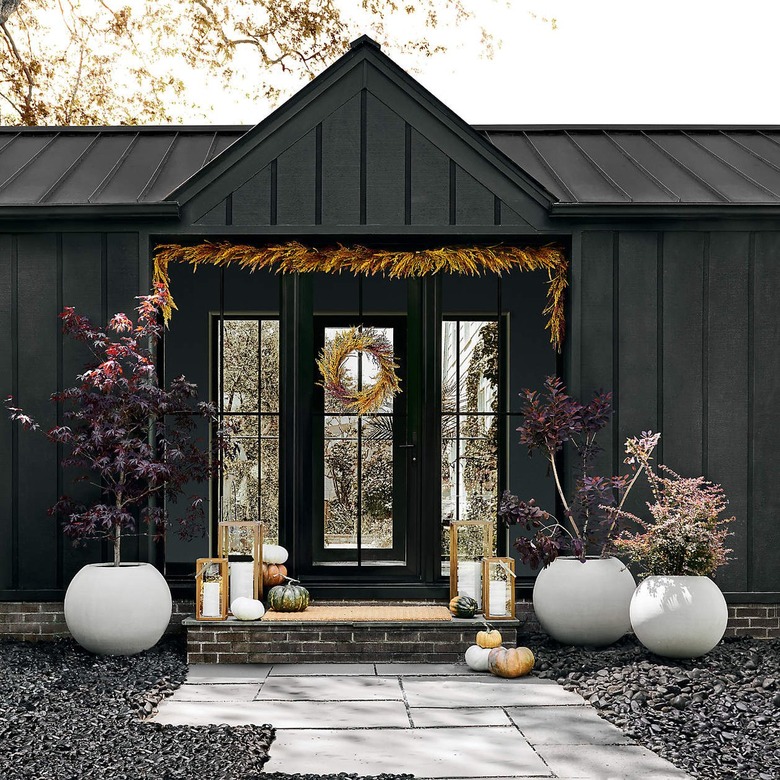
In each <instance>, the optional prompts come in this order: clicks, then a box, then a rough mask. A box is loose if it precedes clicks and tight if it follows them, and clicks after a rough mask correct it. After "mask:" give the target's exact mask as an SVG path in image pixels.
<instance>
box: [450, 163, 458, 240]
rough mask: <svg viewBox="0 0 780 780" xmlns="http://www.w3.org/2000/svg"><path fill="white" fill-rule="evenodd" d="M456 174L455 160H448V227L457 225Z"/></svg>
mask: <svg viewBox="0 0 780 780" xmlns="http://www.w3.org/2000/svg"><path fill="white" fill-rule="evenodd" d="M457 215H458V172H457V166H456V165H455V160H452V159H450V225H455V224H457Z"/></svg>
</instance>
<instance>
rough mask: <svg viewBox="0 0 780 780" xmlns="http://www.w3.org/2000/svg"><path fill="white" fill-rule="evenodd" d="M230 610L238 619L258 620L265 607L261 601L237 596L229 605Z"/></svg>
mask: <svg viewBox="0 0 780 780" xmlns="http://www.w3.org/2000/svg"><path fill="white" fill-rule="evenodd" d="M230 611H231V612H232V613H233V616H234V617H235V618H237V619H238V620H260V618H261V617H263V615H264V614H265V607H264V606H263V602H262V601H257V600H256V599H248V598H247V597H246V596H239V597H238V598H237V599H236V600H235V601H234V602H233V603H232V604H231V605H230Z"/></svg>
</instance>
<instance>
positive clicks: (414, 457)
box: [398, 444, 417, 463]
mask: <svg viewBox="0 0 780 780" xmlns="http://www.w3.org/2000/svg"><path fill="white" fill-rule="evenodd" d="M416 446H417V445H416V444H399V445H398V449H399V450H402V449H403V450H408V449H412V448H413V447H416ZM416 461H417V456H416V455H412V463H415V462H416Z"/></svg>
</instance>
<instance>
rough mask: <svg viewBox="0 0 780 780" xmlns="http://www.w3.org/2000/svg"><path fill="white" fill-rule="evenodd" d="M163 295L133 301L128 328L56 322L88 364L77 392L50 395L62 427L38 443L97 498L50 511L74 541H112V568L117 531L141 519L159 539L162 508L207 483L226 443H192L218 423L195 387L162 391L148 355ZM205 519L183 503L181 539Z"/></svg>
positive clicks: (62, 502)
mask: <svg viewBox="0 0 780 780" xmlns="http://www.w3.org/2000/svg"><path fill="white" fill-rule="evenodd" d="M165 295H166V293H165V291H164V290H162V289H158V290H157V291H156V292H155V293H154V294H152V295H146V296H142V297H140V298H139V301H140V305H139V306H138V318H137V321H136V322H135V323H134V322H132V321H131V320H130V318H129V317H127V315H125V314H123V313H118V314H115V315H114V316H113V317H112V318H111V320H110V322H109V324H108V326H107V327H106V328H100V327H98V326H96V325H93V324H92V322H90V320H89V319H88V318H87V317H84V316H82V315H80V314H77V313H76V311H75V309H74V308H73V307H71V306H68V307H66V308H65V310H64V311H63V312H62V314H61V315H60V317H61V319H62V330H63V333H65V334H66V335H68V336H70V337H71V338H73V339H75V340H76V341H79V342H81V343H83V344H84V345H86V346H87V347H88V348H89V350H90V351H91V353H92V355H93V361H92V363H91V364H90V365H89V366H87V368H86V369H85V370H84V372H83V373H82V374H80V375H79V376H78V377H77V381H78V384H76V385H74V386H73V387H68V388H65V389H64V390H62V391H60V392H57V393H54V394H53V395H52V396H51V400H52V402H53V403H56V404H62V406H63V408H64V411H63V419H64V420H65V421H66V424H63V425H57V426H55V427H53V428H51V429H50V430H48V431H46V432H45V435H46V437H47V438H48V440H49V441H50V442H51V443H52V444H55V445H57V446H58V447H61V448H62V449H63V451H64V453H65V455H64V457H63V458H62V466H63V467H65V468H73V469H75V470H76V472H77V473H78V474H79V476H78V477H77V480H76V481H87V482H89V483H90V484H91V485H93V486H94V487H95V488H96V489H97V490H99V491H100V498H99V499H98V500H97V501H96V502H94V503H92V504H90V505H85V504H82V503H81V502H79V501H75V500H74V499H73V498H71V497H70V496H68V495H64V496H61V497H60V498H59V500H58V501H57V503H56V504H55V505H54V506H53V507H51V509H50V510H49V512H50V514H52V515H56V516H57V517H59V518H60V519H61V520H62V524H63V530H64V532H65V533H66V534H67V535H69V536H71V537H73V538H75V539H109V540H111V541H112V542H113V546H114V565H119V559H120V540H121V536H122V532H123V531H124V530H135V528H136V525H137V518H138V517H140V519H141V521H142V522H143V523H145V524H146V525H148V526H149V527H150V529H152V530H153V531H154V532H155V533H156V534H157V535H161V534H162V532H163V529H164V528H165V527H166V525H167V524H168V520H169V517H168V508H167V505H168V504H169V503H170V502H175V501H177V500H178V499H179V498H180V497H182V496H184V495H185V492H186V491H187V490H188V489H189V486H190V484H191V483H193V482H199V483H204V482H208V481H209V480H211V479H212V478H213V477H214V476H215V475H216V474H217V473H218V469H219V465H220V460H221V458H222V456H223V455H224V454H225V452H226V451H227V447H228V445H229V444H230V442H229V437H227V436H225V431H224V430H222V429H221V428H220V429H218V430H217V434H216V436H215V437H214V442H213V446H212V447H211V448H208V447H206V446H203V444H202V443H201V442H199V441H198V440H197V439H196V438H195V436H194V433H195V421H196V419H197V418H198V417H203V418H205V419H207V420H208V421H210V422H212V423H215V424H216V423H217V422H218V420H217V412H216V409H215V408H214V406H213V405H211V404H207V403H203V402H200V403H198V402H197V387H196V386H195V385H194V384H192V383H191V382H188V381H187V379H186V378H185V377H183V376H180V377H177V378H175V379H173V380H172V381H171V382H170V386H169V387H168V388H165V387H162V386H161V385H160V383H159V380H158V375H157V369H156V365H155V354H154V349H155V344H156V343H157V341H158V339H159V337H160V334H161V330H162V326H161V325H160V319H161V317H160V309H161V306H163V305H164V303H165V300H164V299H165ZM6 406H7V407H8V409H9V411H10V413H11V419H13V420H15V421H18V422H19V423H21V424H22V425H23V426H24V427H25V428H27V429H30V430H38V429H39V425H38V423H36V422H35V420H33V419H32V418H30V417H29V416H28V415H26V414H25V413H24V412H23V411H22V409H20V408H18V407H15V406H13V405H12V399H10V398H9V399H7V401H6ZM202 517H203V498H202V497H201V496H197V495H193V496H189V498H188V505H187V509H186V512H185V515H184V517H183V518H182V519H181V520H180V521H179V524H180V531H181V532H182V535H183V536H189V535H190V534H191V533H192V531H193V529H195V528H196V527H197V526H198V525H199V524H200V523H201V521H202Z"/></svg>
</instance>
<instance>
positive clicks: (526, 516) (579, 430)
mask: <svg viewBox="0 0 780 780" xmlns="http://www.w3.org/2000/svg"><path fill="white" fill-rule="evenodd" d="M544 390H545V392H544V394H540V393H538V392H536V391H533V390H524V391H523V392H522V394H521V397H522V398H523V409H522V416H523V423H522V425H521V426H520V427H519V428H518V429H517V430H518V431H519V433H520V443H521V444H525V445H526V446H527V447H528V453H529V455H531V454H533V453H534V452H536V451H539V452H541V453H543V455H544V456H545V458H546V459H547V462H548V464H549V469H550V472H551V473H552V475H553V478H554V480H555V487H556V490H557V492H558V496H559V498H560V501H561V506H562V507H563V512H564V519H563V521H559V520H558V519H557V518H556V517H555V516H554V515H553V514H551V513H550V512H547V511H545V510H544V509H541V508H540V507H539V506H537V505H536V502H535V501H534V500H533V499H531V500H530V501H527V502H526V501H521V500H520V499H519V498H518V497H517V496H515V495H513V494H512V493H510V492H509V491H508V490H507V491H504V494H503V496H502V497H501V502H500V504H499V509H498V516H499V517H500V518H502V519H503V520H504V522H505V523H506V524H507V525H522V526H523V527H524V528H525V529H526V530H527V531H532V532H533V535H532V536H530V537H528V536H521V537H519V538H518V539H517V541H516V542H515V547H516V548H517V551H518V553H519V554H520V558H521V560H522V561H523V562H524V563H526V564H528V565H530V566H531V568H534V569H536V568H538V567H539V566H542V567H546V566H549V565H550V564H551V563H552V562H553V561H554V560H555V559H556V558H557V557H558V555H560V554H570V555H573V556H575V557H577V558H579V559H580V560H581V561H583V562H584V561H585V558H586V555H587V554H588V553H594V552H597V553H599V554H604V552H605V551H606V549H607V545H608V543H609V541H610V539H612V538H613V537H614V536H615V535H616V532H617V519H618V517H620V516H621V515H620V513H619V512H617V511H613V508H615V509H619V510H622V508H623V505H624V503H625V500H626V498H627V496H628V493H629V491H630V490H631V488H632V487H633V485H634V483H635V482H636V480H637V477H638V476H639V474H640V473H641V471H642V469H643V468H644V466H643V464H642V463H641V462H639V461H637V462H636V463H635V465H632V464H629V465H631V468H632V470H633V473H632V474H628V475H623V476H612V477H602V476H598V475H595V474H593V473H592V471H593V463H594V459H595V457H596V455H597V454H598V453H599V452H600V451H601V448H600V447H599V446H598V444H597V442H596V436H597V434H598V433H599V431H601V430H602V429H603V428H604V427H605V426H606V425H607V423H608V422H609V420H610V417H611V415H612V393H609V392H603V391H597V392H595V393H594V394H593V398H592V399H591V400H590V401H589V402H588V403H586V404H584V403H582V402H581V401H578V400H577V399H576V398H572V397H571V396H570V395H568V393H567V392H566V388H565V387H564V384H563V382H562V381H561V379H559V378H558V377H555V376H549V377H547V379H546V380H545V383H544ZM641 442H642V446H643V447H645V448H646V453H647V458H648V459H649V457H650V454H651V453H652V451H653V449H654V448H655V446H656V444H657V442H658V434H656V435H653V434H651V433H648V434H643V438H642V439H641ZM564 445H569V446H570V447H571V448H572V449H573V451H574V455H575V463H576V465H575V466H574V491H573V494H572V496H571V498H569V499H567V497H566V494H565V492H564V489H563V485H562V482H561V478H560V475H559V473H558V464H557V463H556V456H557V455H558V454H559V453H560V452H561V451H562V450H563V449H564Z"/></svg>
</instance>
